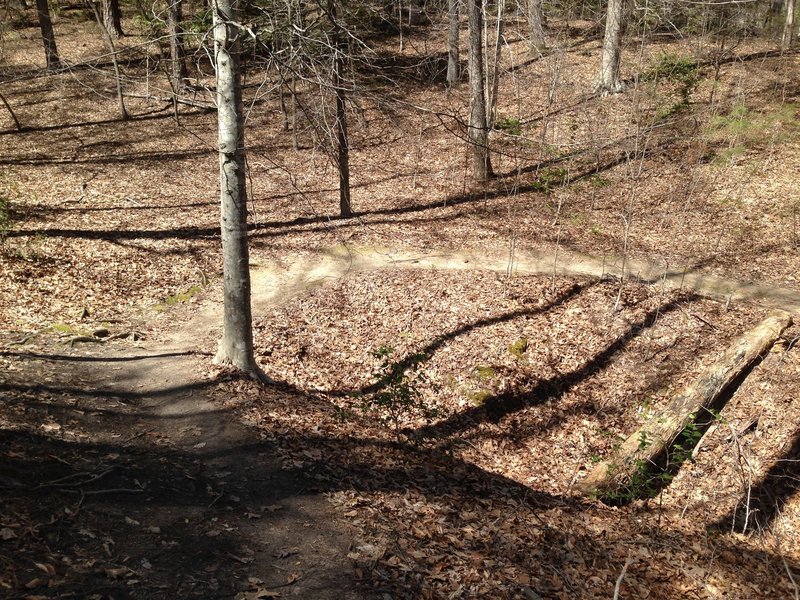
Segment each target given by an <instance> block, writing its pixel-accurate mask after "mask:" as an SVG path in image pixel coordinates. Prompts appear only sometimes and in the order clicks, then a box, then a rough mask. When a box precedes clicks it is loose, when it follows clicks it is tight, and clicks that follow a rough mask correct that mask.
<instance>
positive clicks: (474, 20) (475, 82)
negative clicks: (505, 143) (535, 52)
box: [466, 0, 492, 181]
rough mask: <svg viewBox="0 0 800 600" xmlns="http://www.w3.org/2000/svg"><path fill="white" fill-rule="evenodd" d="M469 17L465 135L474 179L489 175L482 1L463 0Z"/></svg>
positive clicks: (482, 178)
mask: <svg viewBox="0 0 800 600" xmlns="http://www.w3.org/2000/svg"><path fill="white" fill-rule="evenodd" d="M466 2H467V14H468V18H469V89H470V96H471V98H470V111H469V127H468V136H469V140H470V143H471V144H472V166H473V168H472V172H473V176H474V177H475V179H476V180H477V181H486V180H487V179H489V178H491V176H492V163H491V159H490V156H489V126H488V123H487V120H486V93H485V85H486V76H485V71H484V65H483V8H482V6H481V4H482V2H481V0H466Z"/></svg>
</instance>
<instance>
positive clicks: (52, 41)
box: [36, 0, 61, 70]
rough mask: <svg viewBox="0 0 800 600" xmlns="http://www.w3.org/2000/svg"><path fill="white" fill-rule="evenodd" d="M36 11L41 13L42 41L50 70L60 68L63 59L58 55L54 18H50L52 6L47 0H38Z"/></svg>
mask: <svg viewBox="0 0 800 600" xmlns="http://www.w3.org/2000/svg"><path fill="white" fill-rule="evenodd" d="M36 12H37V13H38V15H39V27H40V28H41V29H42V42H43V43H44V57H45V61H46V63H47V68H48V69H49V70H52V69H58V68H59V67H60V66H61V59H60V58H59V57H58V48H57V47H56V34H55V32H53V20H52V19H51V18H50V7H49V6H48V4H47V0H36Z"/></svg>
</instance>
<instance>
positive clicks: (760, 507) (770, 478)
mask: <svg viewBox="0 0 800 600" xmlns="http://www.w3.org/2000/svg"><path fill="white" fill-rule="evenodd" d="M798 492H800V431H797V432H795V434H794V437H793V439H792V441H791V443H790V444H789V447H788V448H787V449H786V451H784V452H783V453H782V455H781V457H780V458H779V459H778V460H776V461H775V463H774V464H773V465H772V466H771V467H770V468H769V470H768V471H767V472H766V474H765V475H764V477H763V478H762V479H761V481H759V482H758V483H757V484H756V485H755V486H753V487H752V488H751V489H749V490H747V493H746V494H745V495H744V496H743V497H742V499H741V500H740V501H739V502H737V504H736V506H735V507H734V508H733V510H732V511H731V512H729V513H728V514H727V515H725V516H724V517H722V518H721V519H719V520H718V521H717V522H715V523H714V527H716V528H719V529H721V530H726V529H730V530H731V531H739V532H742V533H756V532H759V531H762V530H769V529H770V527H771V525H772V523H773V521H774V520H775V519H776V518H778V517H779V516H780V515H781V511H782V509H783V507H784V505H785V504H786V503H787V502H789V500H791V499H792V498H793V497H795V496H796V495H797V493H798Z"/></svg>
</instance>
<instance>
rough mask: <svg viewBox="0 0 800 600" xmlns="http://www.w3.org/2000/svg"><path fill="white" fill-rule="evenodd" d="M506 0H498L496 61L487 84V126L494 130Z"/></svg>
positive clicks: (495, 43) (495, 41) (495, 38)
mask: <svg viewBox="0 0 800 600" xmlns="http://www.w3.org/2000/svg"><path fill="white" fill-rule="evenodd" d="M505 12H506V1H505V0H497V26H496V27H495V36H494V62H493V64H492V71H491V73H492V76H491V85H489V86H487V87H488V90H487V96H488V97H487V99H486V121H487V123H486V126H487V129H488V130H489V131H491V130H492V128H493V127H494V123H495V117H496V113H495V109H496V108H497V94H498V91H499V88H500V59H501V58H502V55H503V27H504V25H505Z"/></svg>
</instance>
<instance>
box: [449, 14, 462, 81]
mask: <svg viewBox="0 0 800 600" xmlns="http://www.w3.org/2000/svg"><path fill="white" fill-rule="evenodd" d="M460 5H461V0H448V3H447V16H448V19H449V27H448V30H447V89H448V90H450V89H452V88H456V87H458V85H459V84H460V83H461V62H460V57H459V52H458V38H459V30H460V25H461V21H460V17H461V11H460Z"/></svg>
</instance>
